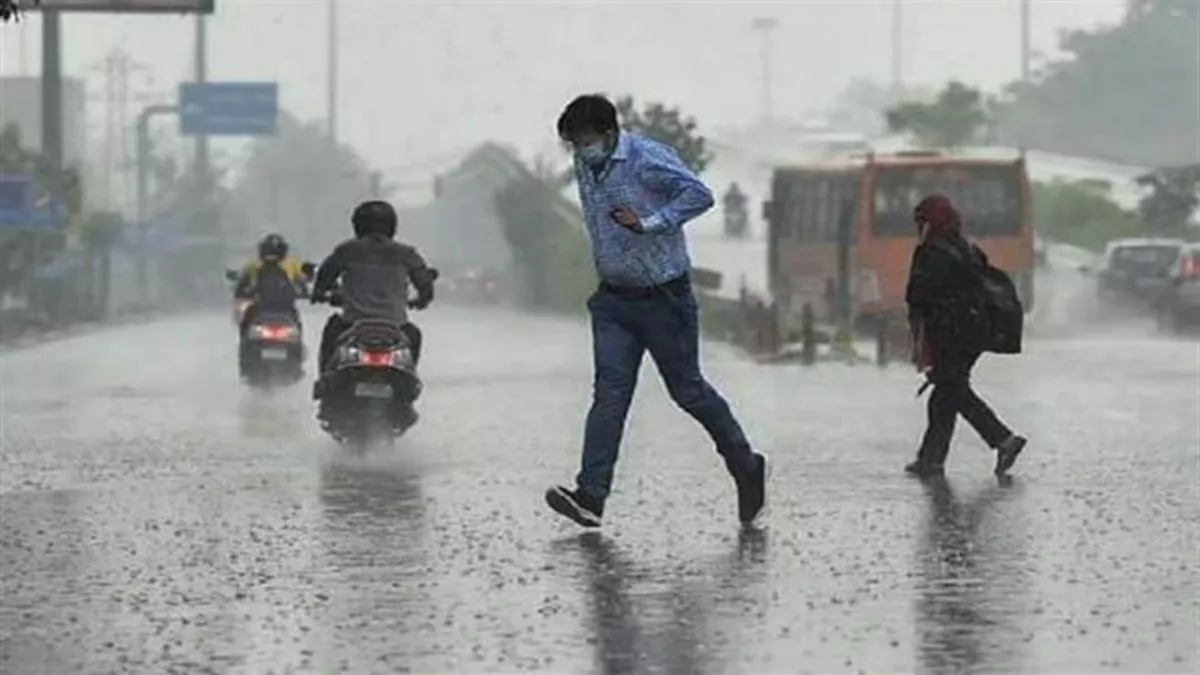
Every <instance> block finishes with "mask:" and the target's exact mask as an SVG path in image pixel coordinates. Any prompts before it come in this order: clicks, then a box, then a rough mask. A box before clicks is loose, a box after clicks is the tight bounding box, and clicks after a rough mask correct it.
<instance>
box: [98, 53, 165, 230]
mask: <svg viewBox="0 0 1200 675" xmlns="http://www.w3.org/2000/svg"><path fill="white" fill-rule="evenodd" d="M88 70H89V71H95V70H102V71H103V73H104V140H103V146H102V147H103V158H102V162H101V166H102V167H103V173H104V176H103V178H102V185H103V188H104V200H105V204H106V205H107V206H109V207H118V208H121V207H125V206H128V205H129V204H130V203H131V202H132V201H133V199H132V191H133V187H134V186H133V182H132V181H131V180H129V167H130V166H132V162H133V156H132V154H131V153H132V149H131V145H132V144H131V142H130V136H129V131H130V129H129V128H130V124H131V121H130V118H129V104H130V102H131V99H133V98H134V97H133V96H132V95H131V93H130V88H131V81H130V80H131V76H132V74H133V73H135V72H141V73H146V74H149V75H150V77H151V78H152V77H153V74H152V72H153V71H151V69H150V68H149V67H147V66H146V65H144V64H142V63H140V62H137V61H135V60H133V59H132V58H131V57H130V56H129V54H128V53H127V52H125V51H124V50H122V49H121V48H120V47H117V48H115V49H112V50H110V51H109V52H108V54H106V55H105V56H104V58H103V59H102V60H101V61H100V62H99V63H96V64H93V65H92V66H90V67H89V68H88ZM137 98H139V99H140V98H142V97H140V96H139V97H137ZM118 180H119V181H120V189H118V185H117V181H118ZM118 194H120V195H123V196H124V202H122V200H120V199H118V198H117V195H118ZM122 210H123V208H122Z"/></svg>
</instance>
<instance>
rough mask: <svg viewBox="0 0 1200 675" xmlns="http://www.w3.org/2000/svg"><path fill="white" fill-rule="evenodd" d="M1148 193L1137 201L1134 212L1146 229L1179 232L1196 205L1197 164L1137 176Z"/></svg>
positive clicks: (1199, 199) (1199, 197) (1199, 192)
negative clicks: (1136, 212)
mask: <svg viewBox="0 0 1200 675" xmlns="http://www.w3.org/2000/svg"><path fill="white" fill-rule="evenodd" d="M1137 183H1138V185H1141V186H1142V187H1147V188H1150V193H1149V194H1148V195H1146V196H1145V197H1143V198H1142V200H1141V202H1140V203H1139V204H1138V213H1139V214H1140V215H1141V217H1142V221H1143V222H1145V223H1146V226H1147V227H1148V228H1150V229H1153V230H1156V231H1158V232H1162V233H1179V232H1181V231H1182V230H1183V229H1184V228H1185V227H1187V224H1188V221H1190V220H1191V218H1192V214H1193V213H1195V212H1196V207H1197V206H1200V164H1192V165H1189V166H1179V167H1167V168H1162V169H1158V170H1156V171H1151V172H1150V173H1147V174H1145V175H1142V176H1138V178H1137Z"/></svg>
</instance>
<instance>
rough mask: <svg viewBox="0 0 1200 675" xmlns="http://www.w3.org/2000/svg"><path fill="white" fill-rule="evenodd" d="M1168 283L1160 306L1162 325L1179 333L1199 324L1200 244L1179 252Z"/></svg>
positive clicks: (1193, 244) (1187, 246)
mask: <svg viewBox="0 0 1200 675" xmlns="http://www.w3.org/2000/svg"><path fill="white" fill-rule="evenodd" d="M1169 281H1170V283H1169V285H1168V286H1167V290H1166V292H1165V293H1164V295H1163V298H1162V301H1161V303H1160V305H1159V315H1158V316H1159V320H1160V322H1161V324H1162V325H1163V326H1164V327H1167V328H1170V329H1173V330H1177V331H1178V330H1182V329H1184V328H1186V327H1189V326H1193V325H1196V324H1198V323H1200V243H1191V244H1187V245H1185V246H1184V247H1183V248H1182V249H1181V250H1180V251H1179V255H1178V256H1177V257H1176V259H1175V263H1174V264H1173V265H1172V266H1171V271H1170V274H1169Z"/></svg>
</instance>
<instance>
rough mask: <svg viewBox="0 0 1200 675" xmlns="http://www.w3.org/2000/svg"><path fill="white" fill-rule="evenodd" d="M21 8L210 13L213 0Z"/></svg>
mask: <svg viewBox="0 0 1200 675" xmlns="http://www.w3.org/2000/svg"><path fill="white" fill-rule="evenodd" d="M19 4H20V6H21V9H23V10H28V11H37V10H39V9H56V10H58V11H60V12H116V13H133V14H212V13H213V5H214V4H215V0H41V1H40V2H38V3H37V4H34V3H33V2H32V1H31V0H23V1H22V2H20V3H19Z"/></svg>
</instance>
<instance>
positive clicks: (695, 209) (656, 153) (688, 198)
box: [637, 145, 715, 233]
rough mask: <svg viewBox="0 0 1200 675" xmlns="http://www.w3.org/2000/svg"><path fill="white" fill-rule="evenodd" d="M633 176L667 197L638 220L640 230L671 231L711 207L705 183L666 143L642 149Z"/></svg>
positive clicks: (653, 231) (710, 193) (708, 191)
mask: <svg viewBox="0 0 1200 675" xmlns="http://www.w3.org/2000/svg"><path fill="white" fill-rule="evenodd" d="M637 176H638V179H639V180H640V181H641V182H642V183H643V184H644V185H645V186H646V187H648V188H650V189H651V190H653V191H655V192H657V193H659V194H662V195H666V196H667V199H668V201H667V204H666V205H664V206H663V207H662V208H660V209H659V210H658V211H657V212H656V213H653V214H651V215H649V216H646V218H644V219H643V220H642V222H641V225H642V231H643V232H648V233H665V232H672V231H674V230H676V229H678V228H680V227H682V226H683V225H684V224H685V223H687V222H689V221H691V220H693V219H695V218H696V217H698V216H700V215H702V214H703V213H704V212H705V211H708V210H709V209H711V208H712V207H713V204H714V203H715V200H714V199H713V194H712V191H711V190H709V189H708V186H707V185H705V184H704V183H703V182H701V180H700V178H699V177H697V176H696V174H695V173H693V172H692V170H691V169H689V168H688V167H687V166H686V165H685V164H684V163H683V161H682V160H680V159H679V155H677V154H676V153H675V151H674V150H672V149H670V148H668V147H666V146H661V145H660V146H647V147H645V148H643V150H642V154H641V157H640V158H639V160H638V167H637Z"/></svg>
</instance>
